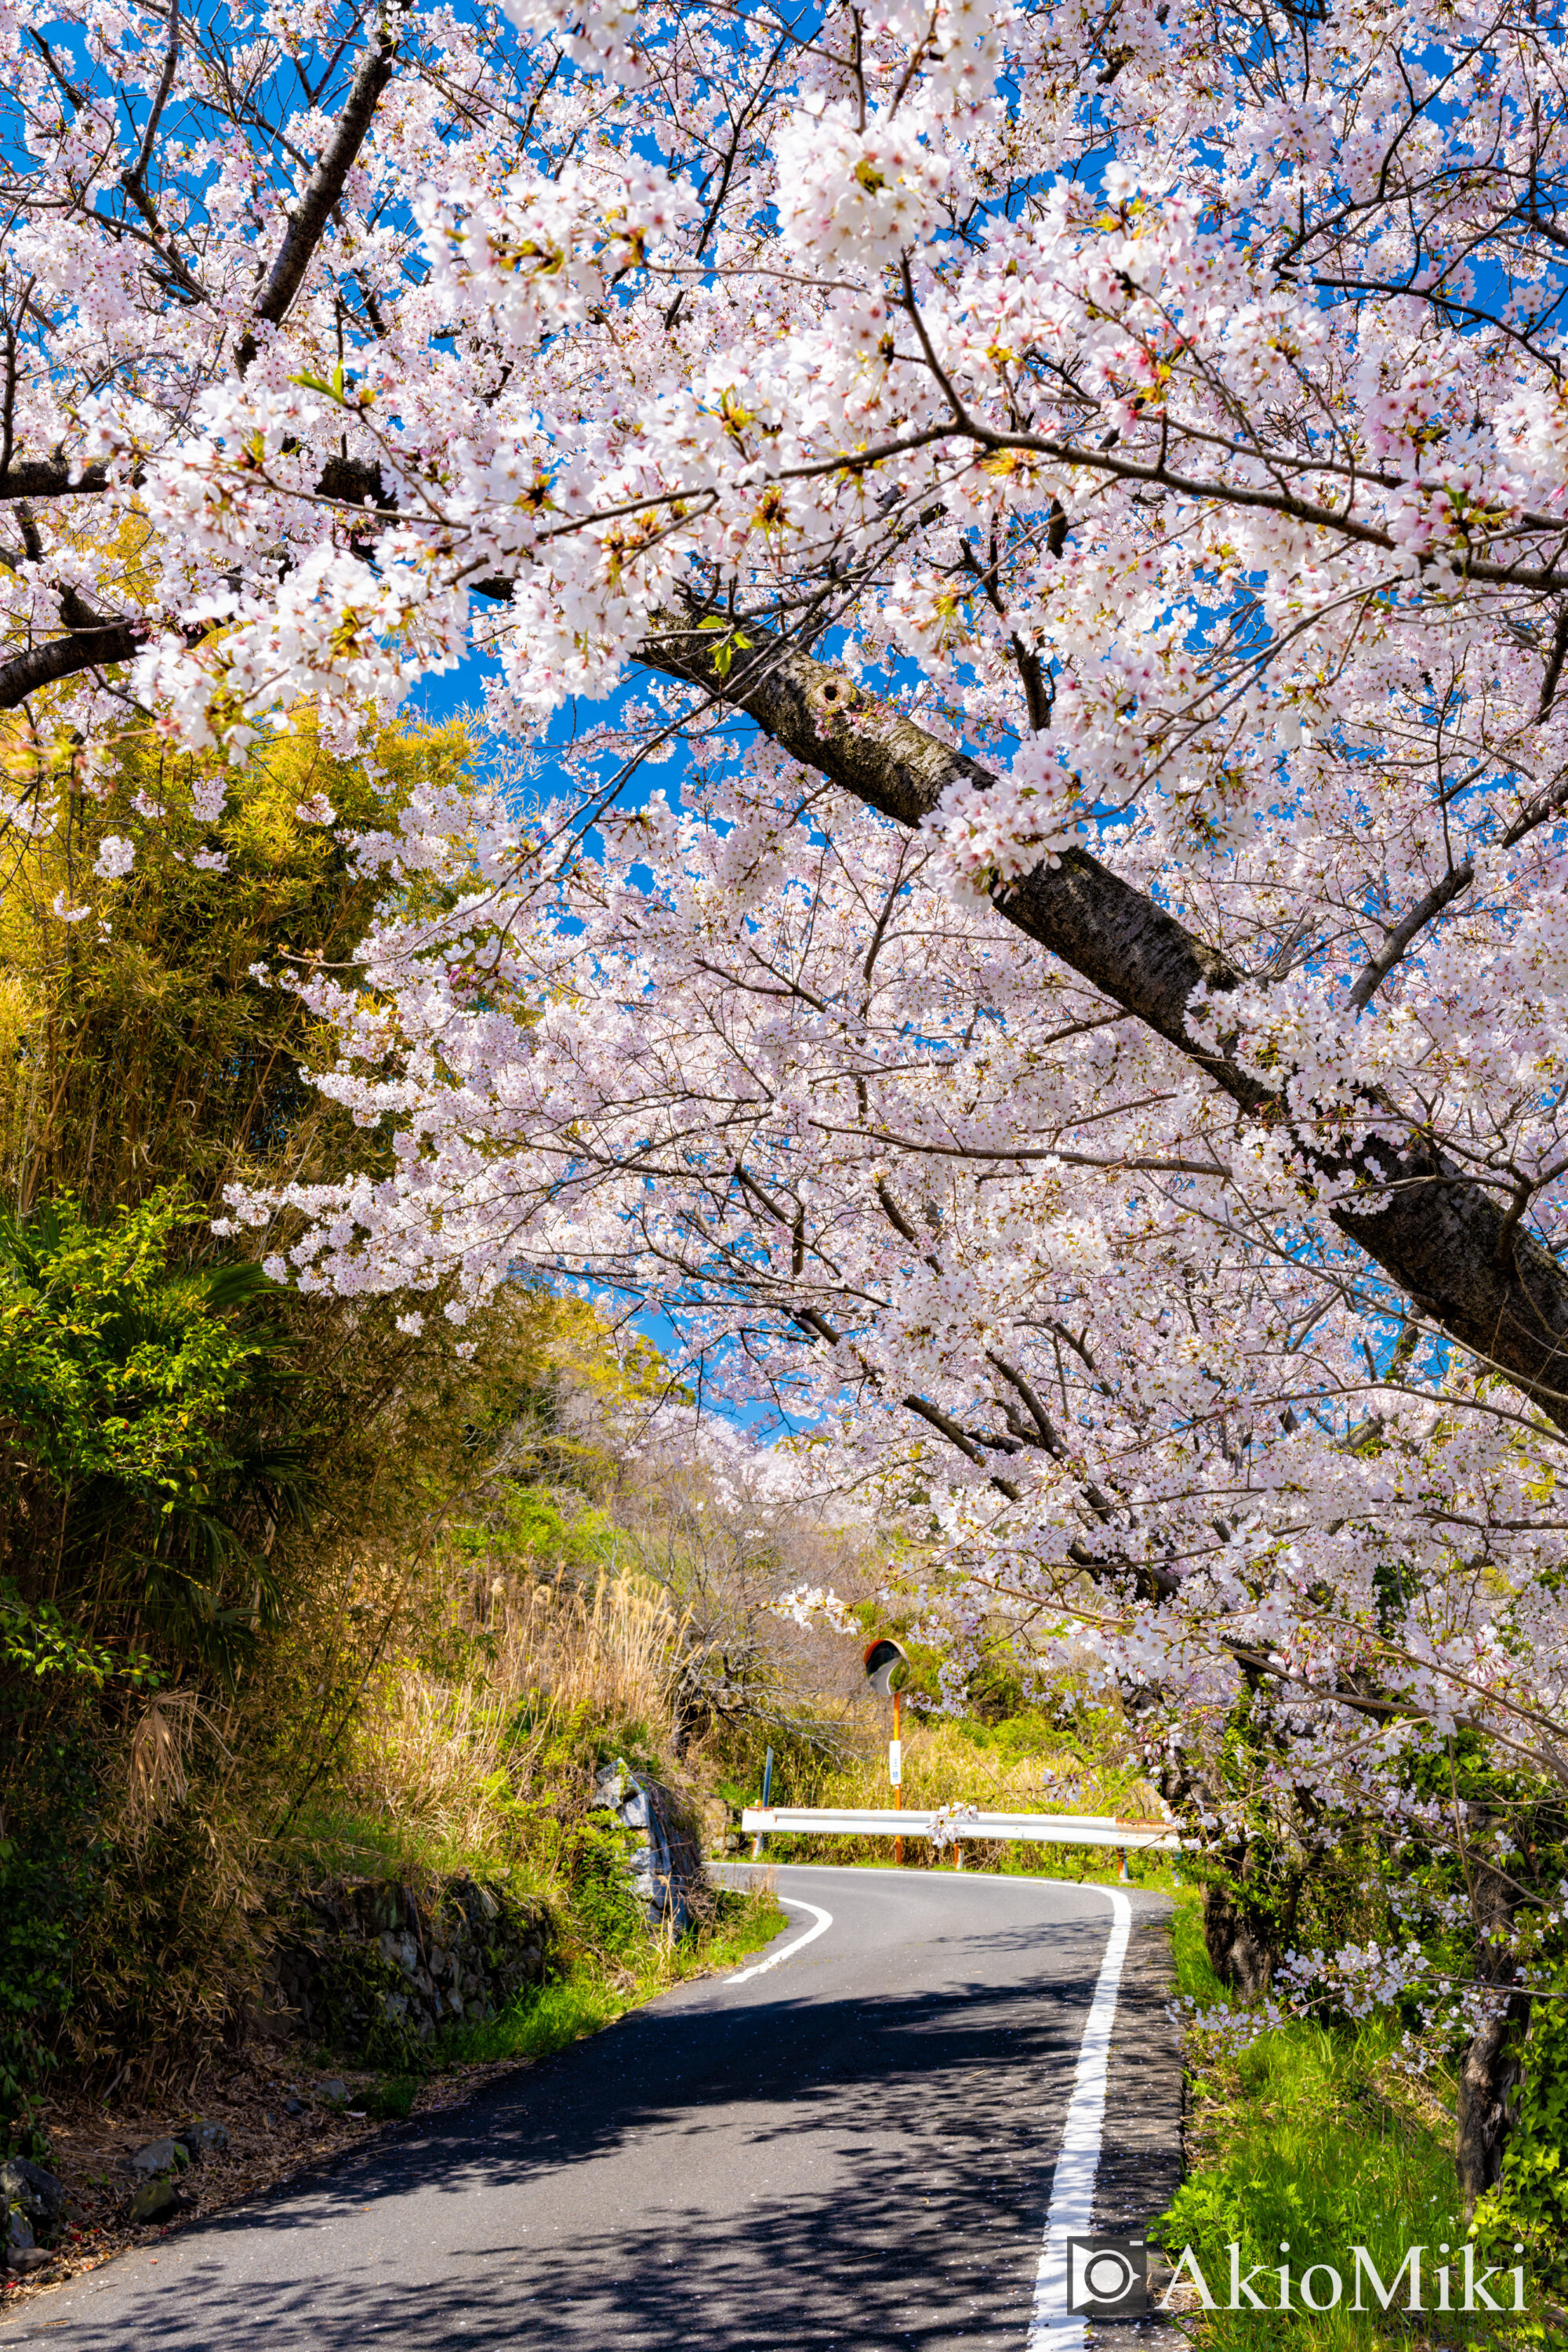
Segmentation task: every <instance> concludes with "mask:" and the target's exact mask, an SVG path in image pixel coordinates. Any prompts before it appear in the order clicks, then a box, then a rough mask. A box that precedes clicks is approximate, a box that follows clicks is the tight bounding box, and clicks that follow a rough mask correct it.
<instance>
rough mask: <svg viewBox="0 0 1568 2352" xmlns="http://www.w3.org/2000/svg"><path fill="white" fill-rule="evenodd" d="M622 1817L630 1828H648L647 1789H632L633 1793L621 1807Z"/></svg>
mask: <svg viewBox="0 0 1568 2352" xmlns="http://www.w3.org/2000/svg"><path fill="white" fill-rule="evenodd" d="M621 1819H622V1821H623V1822H625V1823H626V1827H627V1829H629V1830H646V1829H647V1790H646V1789H634V1790H632V1793H631V1795H630V1796H629V1797H628V1798H627V1799H626V1803H625V1804H624V1805H623V1806H622V1807H621Z"/></svg>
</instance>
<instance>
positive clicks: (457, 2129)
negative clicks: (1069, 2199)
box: [0, 1869, 1112, 2352]
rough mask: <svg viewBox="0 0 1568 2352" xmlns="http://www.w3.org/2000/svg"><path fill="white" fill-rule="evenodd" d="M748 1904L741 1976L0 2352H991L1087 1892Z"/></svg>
mask: <svg viewBox="0 0 1568 2352" xmlns="http://www.w3.org/2000/svg"><path fill="white" fill-rule="evenodd" d="M778 1885H779V1892H780V1895H781V1897H782V1898H783V1899H784V1901H786V1902H787V1903H788V1904H789V1906H790V1923H791V1924H790V1927H789V1928H788V1930H787V1931H786V1932H785V1933H784V1935H782V1936H780V1937H778V1938H777V1940H776V1941H775V1943H774V1944H773V1945H771V1946H769V1948H768V1949H767V1951H766V1952H764V1953H761V1954H758V1955H757V1956H756V1958H755V1959H754V1961H753V1962H752V1964H750V1965H749V1966H748V1967H746V1968H744V1969H738V1970H736V1971H735V1972H733V1973H732V1974H731V1975H730V1976H728V1977H721V1978H710V1979H704V1980H703V1981H701V1982H699V1983H696V1984H691V1985H686V1986H682V1987H680V1988H679V1989H678V1990H676V1991H674V1992H671V1993H668V1994H666V1995H665V1996H664V1997H663V1999H661V2000H657V2001H655V2002H653V2003H652V2004H651V2005H650V2006H649V2007H647V2008H646V2009H643V2010H639V2011H637V2012H636V2013H635V2014H634V2015H632V2016H629V2017H627V2018H625V2019H623V2020H622V2021H621V2022H620V2023H619V2024H618V2025H616V2026H613V2027H611V2028H609V2029H608V2030H607V2031H606V2032H603V2033H600V2034H597V2035H595V2037H594V2038H593V2039H592V2040H591V2041H588V2042H579V2043H577V2044H576V2045H575V2046H574V2048H572V2049H570V2050H566V2051H563V2052H562V2053H560V2054H559V2055H558V2056H557V2057H554V2058H552V2059H548V2060H546V2061H544V2062H543V2063H541V2064H538V2065H535V2066H531V2067H528V2068H526V2069H524V2070H522V2071H521V2072H520V2073H518V2074H513V2075H510V2076H507V2077H505V2078H504V2079H501V2080H500V2081H498V2082H495V2083H493V2084H490V2085H489V2087H488V2088H487V2089H486V2090H485V2091H483V2092H482V2093H480V2094H479V2095H478V2096H477V2097H475V2098H474V2099H472V2100H470V2101H469V2102H468V2103H467V2104H466V2105H463V2106H460V2107H455V2108H450V2109H447V2110H446V2111H445V2112H443V2113H440V2114H437V2115H432V2116H423V2117H421V2116H416V2117H415V2118H414V2119H413V2121H412V2122H411V2123H409V2124H407V2125H405V2126H400V2127H398V2128H397V2129H396V2130H395V2131H394V2132H392V2133H389V2134H387V2135H385V2136H383V2137H380V2138H378V2139H377V2140H376V2141H375V2142H374V2143H373V2144H372V2145H371V2146H369V2147H363V2148H361V2149H358V2150H356V2151H355V2152H353V2154H352V2155H349V2156H345V2157H343V2158H339V2159H338V2160H337V2161H336V2162H334V2163H333V2164H332V2165H331V2166H330V2167H327V2168H323V2169H321V2171H318V2172H316V2173H314V2174H307V2175H306V2176H304V2177H303V2178H296V2179H294V2180H293V2181H291V2182H290V2183H289V2184H288V2185H287V2186H286V2187H284V2188H281V2189H277V2190H274V2191H272V2192H271V2193H269V2194H268V2195H267V2196H265V2197H262V2198H260V2199H258V2200H255V2201H253V2202H252V2203H250V2204H249V2205H247V2206H244V2207H239V2208H236V2209H235V2210H231V2211H229V2212H226V2213H220V2214H216V2215H215V2216H213V2218H212V2219H211V2220H209V2221H204V2222H201V2223H199V2224H198V2225H196V2226H195V2227H193V2228H191V2229H189V2230H187V2231H184V2232H176V2233H175V2234H174V2235H172V2236H170V2237H168V2238H166V2239H164V2240H163V2241H162V2242H159V2243H157V2244H156V2248H155V2251H156V2255H157V2260H156V2262H155V2263H154V2262H153V2260H152V2259H151V2254H152V2252H153V2249H149V2251H148V2252H142V2251H140V2250H138V2251H137V2252H133V2253H130V2254H127V2255H124V2256H122V2257H121V2260H120V2261H118V2262H116V2263H112V2264H110V2266H109V2267H107V2268H106V2269H104V2270H102V2271H100V2272H96V2273H91V2274H89V2276H88V2277H86V2278H84V2279H82V2280H80V2281H79V2282H78V2283H77V2284H73V2285H70V2286H68V2287H64V2288H62V2289H61V2290H60V2292H59V2293H58V2294H55V2295H51V2296H46V2297H43V2298H41V2299H39V2300H38V2301H37V2302H36V2303H34V2304H32V2305H29V2306H28V2307H27V2309H26V2311H25V2312H22V2313H18V2314H17V2316H16V2320H15V2321H14V2322H13V2323H12V2324H11V2325H9V2326H0V2352H8V2347H10V2346H11V2345H13V2344H16V2343H21V2342H26V2341H35V2342H37V2343H40V2344H44V2343H47V2344H50V2345H56V2346H61V2347H69V2352H248V2347H257V2352H260V2347H267V2352H296V2347H298V2352H339V2347H346V2346H351V2345H352V2346H355V2347H358V2346H363V2345H370V2344H374V2343H378V2342H379V2343H385V2344H388V2345H391V2346H395V2347H398V2352H437V2347H439V2352H448V2347H480V2352H489V2347H500V2346H503V2345H504V2346H507V2347H529V2352H534V2347H538V2348H539V2352H634V2347H635V2352H678V2347H679V2352H785V2347H787V2352H872V2347H876V2352H886V2348H887V2347H915V2352H949V2348H950V2347H960V2346H962V2347H963V2352H1024V2347H1025V2345H1026V2340H1027V2338H1028V2336H1029V2333H1030V2315H1031V2309H1032V2305H1033V2300H1034V2294H1035V2284H1036V2273H1037V2268H1038V2265H1039V2260H1040V2248H1041V2240H1042V2233H1043V2231H1044V2226H1045V2221H1046V2215H1047V2208H1048V2207H1049V2205H1050V2202H1051V2196H1052V2183H1053V2174H1054V2171H1055V2168H1056V2158H1057V2155H1058V2149H1059V2147H1060V2145H1061V2135H1062V2128H1063V2119H1064V2116H1065V2115H1066V2114H1067V2112H1068V2104H1069V2100H1070V2098H1071V2095H1072V2092H1073V2085H1074V2080H1075V2073H1076V2070H1077V2068H1078V2065H1079V2044H1080V2039H1081V2037H1082V2034H1083V2029H1084V2024H1085V2021H1086V2019H1087V2018H1088V2016H1089V2009H1090V2004H1091V2001H1092V2000H1093V1996H1094V1992H1095V1988H1096V1982H1097V1979H1099V1976H1100V1967H1101V1962H1102V1960H1103V1959H1104V1958H1105V1954H1106V1949H1107V1936H1108V1931H1109V1929H1110V1926H1111V1918H1112V1910H1111V1905H1110V1901H1109V1900H1108V1898H1107V1895H1106V1894H1105V1892H1104V1891H1103V1890H1102V1889H1100V1888H1096V1887H1089V1886H1085V1887H1079V1886H1072V1885H1064V1884H1060V1883H1056V1882H1052V1881H1049V1880H1044V1879H1021V1878H990V1877H985V1876H983V1875H981V1874H968V1875H965V1876H963V1877H959V1876H956V1875H954V1874H952V1873H942V1874H936V1873H931V1874H924V1873H921V1872H915V1871H910V1872H904V1873H900V1874H894V1873H892V1872H889V1871H853V1870H815V1869H812V1870H805V1869H788V1870H782V1871H780V1872H779V1874H778ZM824 1918H826V1920H827V1921H828V1923H829V1924H828V1925H827V1926H826V1927H820V1926H819V1923H820V1922H821V1921H822V1920H823V1919H824ZM814 1928H816V1929H817V1932H815V1933H809V1932H807V1931H810V1930H813V1929H814ZM781 1955H782V1957H780V1956H781ZM1104 2016H1105V2003H1104V2000H1103V1999H1102V2000H1101V2003H1100V2012H1099V2015H1098V2017H1097V2026H1098V2025H1099V2024H1102V2023H1103V2021H1104ZM1089 2164H1090V2168H1092V2152H1090V2158H1089ZM1069 2169H1070V2167H1067V2166H1064V2168H1063V2178H1064V2179H1066V2177H1067V2175H1068V2171H1069ZM1080 2169H1081V2166H1080ZM1057 2218H1058V2221H1059V2220H1060V2218H1061V2206H1060V2203H1059V2202H1058V2215H1057ZM1079 2226H1081V2223H1080V2224H1079ZM1054 2332H1055V2331H1053V2333H1054ZM1075 2332H1076V2331H1075Z"/></svg>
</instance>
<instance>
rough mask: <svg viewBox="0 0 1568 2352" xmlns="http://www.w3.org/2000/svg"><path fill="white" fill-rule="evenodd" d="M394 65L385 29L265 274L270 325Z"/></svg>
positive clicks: (241, 355)
mask: <svg viewBox="0 0 1568 2352" xmlns="http://www.w3.org/2000/svg"><path fill="white" fill-rule="evenodd" d="M396 64H397V45H396V43H395V41H393V40H391V39H390V38H389V37H387V35H386V34H384V33H383V34H381V35H380V36H379V37H377V39H376V41H375V43H374V46H373V47H371V48H368V49H367V50H366V51H365V53H364V56H363V58H361V59H360V66H359V71H358V72H357V73H356V74H355V76H354V78H353V86H352V87H351V89H350V90H349V94H348V98H347V100H346V101H345V103H344V106H343V110H342V114H341V115H339V117H338V126H337V129H336V131H334V133H333V135H332V141H331V145H330V146H329V147H328V149H327V150H326V152H325V153H324V154H323V155H322V156H321V160H320V161H319V162H318V163H317V165H316V168H315V170H314V171H313V172H312V173H311V174H310V182H309V184H308V185H307V186H306V189H305V193H304V194H303V195H302V196H301V197H300V204H299V207H298V209H297V211H296V212H295V214H294V215H293V217H292V219H291V220H290V221H289V228H288V233H287V235H286V236H284V239H283V243H282V245H281V246H280V247H279V251H278V257H277V259H276V260H275V261H274V262H273V264H272V267H271V268H270V269H269V270H268V273H267V282H266V284H265V285H264V286H263V287H262V289H261V292H260V293H259V295H258V297H257V301H256V313H255V315H256V317H257V318H258V319H259V320H265V322H266V323H267V325H268V326H269V327H277V326H280V325H281V324H282V322H283V320H284V318H285V316H286V315H287V313H288V310H289V304H290V302H292V300H293V299H294V297H295V295H296V294H297V293H298V292H299V291H300V286H301V285H302V284H303V283H304V278H305V272H306V270H307V269H308V268H310V261H311V257H312V256H313V255H314V253H315V250H316V247H318V246H319V245H320V243H321V237H322V235H323V233H324V232H325V229H326V226H327V223H328V221H329V220H330V219H331V212H332V207H333V205H335V204H336V203H337V201H338V199H339V197H340V196H341V195H342V192H343V183H344V182H345V181H346V180H347V178H348V175H349V173H351V172H352V171H353V166H354V163H355V161H356V159H357V157H358V155H359V151H360V149H361V148H362V147H363V145H364V142H365V139H366V136H367V134H368V132H369V131H370V126H371V124H372V122H373V121H374V119H375V110H376V108H377V107H378V106H379V105H380V103H381V98H382V93H383V91H384V89H385V88H386V86H387V84H388V82H389V81H390V80H391V79H392V77H393V73H394V71H395V68H396ZM256 351H257V344H256V338H255V336H254V335H252V334H251V333H250V332H249V331H248V330H247V332H246V333H245V334H244V335H243V336H242V337H241V338H240V342H239V348H238V350H237V352H236V354H235V363H236V365H237V368H238V370H239V373H241V375H243V374H244V373H245V371H246V369H247V367H248V366H249V365H250V362H251V361H252V360H253V359H254V358H255V357H256Z"/></svg>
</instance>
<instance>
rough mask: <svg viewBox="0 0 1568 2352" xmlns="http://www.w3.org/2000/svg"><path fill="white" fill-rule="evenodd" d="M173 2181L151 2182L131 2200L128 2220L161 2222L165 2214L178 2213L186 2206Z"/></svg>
mask: <svg viewBox="0 0 1568 2352" xmlns="http://www.w3.org/2000/svg"><path fill="white" fill-rule="evenodd" d="M184 2202H185V2200H184V2198H183V2197H182V2196H181V2195H180V2192H179V2190H178V2189H176V2188H175V2186H174V2182H173V2181H172V2180H150V2181H149V2182H148V2183H147V2186H146V2187H145V2189H138V2190H137V2191H136V2194H135V2196H134V2197H133V2198H132V2200H131V2211H130V2214H129V2215H128V2217H127V2218H128V2219H129V2220H131V2221H162V2220H163V2216H164V2214H165V2213H177V2212H179V2211H180V2210H182V2208H183V2206H184Z"/></svg>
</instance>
